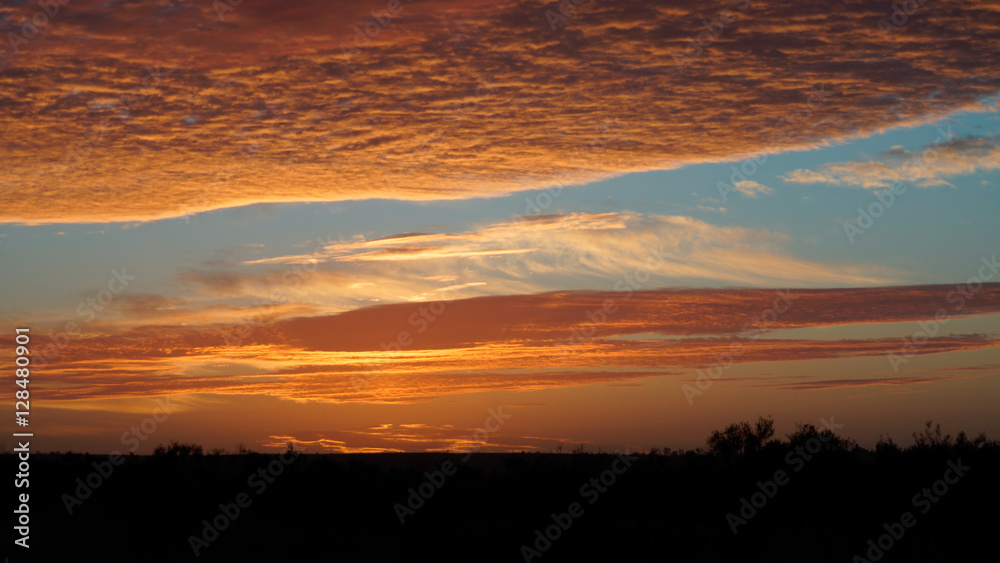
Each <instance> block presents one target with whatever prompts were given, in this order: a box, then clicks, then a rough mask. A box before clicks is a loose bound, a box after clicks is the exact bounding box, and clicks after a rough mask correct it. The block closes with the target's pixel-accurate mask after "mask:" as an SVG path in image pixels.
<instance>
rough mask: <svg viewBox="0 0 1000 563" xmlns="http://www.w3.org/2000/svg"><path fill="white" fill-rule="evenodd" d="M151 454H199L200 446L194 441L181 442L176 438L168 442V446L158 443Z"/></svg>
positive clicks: (200, 451) (200, 453)
mask: <svg viewBox="0 0 1000 563" xmlns="http://www.w3.org/2000/svg"><path fill="white" fill-rule="evenodd" d="M153 455H168V456H199V455H202V449H201V446H199V445H198V444H195V443H193V442H192V443H187V442H184V443H181V442H178V441H176V440H174V441H172V442H170V444H169V445H168V446H164V445H163V444H160V445H158V446H156V449H155V450H153Z"/></svg>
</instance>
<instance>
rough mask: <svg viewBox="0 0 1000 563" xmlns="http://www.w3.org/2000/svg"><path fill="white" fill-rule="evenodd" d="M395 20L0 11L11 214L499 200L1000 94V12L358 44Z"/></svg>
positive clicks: (132, 10)
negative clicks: (42, 21) (894, 22)
mask: <svg viewBox="0 0 1000 563" xmlns="http://www.w3.org/2000/svg"><path fill="white" fill-rule="evenodd" d="M219 4H220V3H218V2H217V3H216V5H219ZM386 7H387V3H386V2H384V1H381V0H379V1H374V0H370V1H369V0H360V1H352V2H345V1H331V2H327V1H324V2H320V1H319V0H302V1H298V2H294V3H289V2H282V1H278V0H261V1H257V2H242V3H240V4H239V5H238V6H236V7H235V8H234V9H233V10H232V11H226V12H224V13H222V14H221V15H220V13H219V12H218V11H217V10H216V8H214V7H213V4H212V3H211V2H198V3H195V2H184V1H169V2H168V1H161V2H105V1H103V0H101V1H96V0H78V1H77V0H74V2H71V3H68V4H67V5H65V6H60V8H59V12H58V13H56V14H54V15H53V16H51V17H50V18H47V19H48V22H47V24H46V25H45V26H44V27H43V28H42V29H40V30H38V31H37V34H30V33H29V34H30V35H32V36H31V37H30V38H28V39H27V40H26V41H23V42H22V41H17V42H15V43H12V42H11V41H10V37H11V34H12V33H13V34H15V37H17V36H20V37H25V28H23V27H22V24H23V23H24V22H25V21H28V20H29V19H30V18H31V17H32V16H33V14H35V13H36V12H38V11H39V7H38V6H37V5H35V4H33V3H27V2H26V3H21V4H19V5H15V6H10V7H3V8H0V37H2V38H3V49H4V51H3V52H2V53H0V105H2V107H3V108H4V110H3V112H0V132H2V135H0V152H2V153H3V154H4V155H5V157H6V158H5V162H4V166H3V169H2V170H0V221H12V222H28V223H46V222H91V221H112V220H113V221H118V220H121V221H125V220H146V219H155V218H160V217H168V216H178V215H183V214H185V213H191V212H196V211H203V210H208V209H216V208H221V207H227V206H235V205H241V204H248V203H254V202H264V201H269V202H277V201H319V200H326V201H329V200H346V199H359V198H369V197H390V198H404V199H440V198H465V197H476V196H492V195H497V194H501V193H506V192H510V191H512V190H517V189H527V188H532V187H539V186H544V185H548V184H567V183H576V182H584V181H587V180H593V179H597V178H601V177H607V176H610V175H614V174H620V173H624V172H628V171H635V170H648V169H656V168H669V167H676V166H680V165H683V164H684V163H688V162H696V161H706V160H720V159H729V158H733V157H736V156H741V155H748V154H753V153H760V152H763V151H775V150H782V149H788V148H796V147H808V146H815V145H817V144H821V143H823V142H824V141H826V140H830V139H836V138H841V137H844V136H849V135H854V134H866V133H868V132H871V131H875V130H879V129H882V128H885V127H888V126H893V125H898V124H906V123H916V122H920V121H922V120H925V119H927V118H928V117H930V116H934V115H939V114H942V113H947V112H949V111H954V110H956V109H960V108H968V107H972V106H974V105H975V104H977V103H978V100H981V99H982V98H983V97H985V96H988V95H991V94H993V93H995V92H996V91H997V90H1000V76H998V75H997V74H996V72H995V68H996V65H997V62H998V56H997V54H998V52H1000V3H998V2H996V1H983V2H969V1H957V0H935V1H934V2H928V3H926V4H923V5H922V6H921V7H920V8H919V10H918V11H917V12H915V13H913V14H911V15H910V16H909V17H908V21H907V22H906V23H905V25H903V26H902V27H900V28H899V29H896V30H894V31H891V32H889V33H882V32H880V30H879V28H878V22H879V20H881V19H883V18H887V17H888V16H889V15H890V14H891V13H892V9H891V3H890V2H861V1H847V2H793V1H792V0H781V1H772V2H760V1H754V2H749V3H748V5H747V3H744V2H736V3H734V2H698V3H695V2H689V3H684V4H678V5H673V6H659V5H655V4H654V3H649V2H640V1H638V0H628V1H619V2H589V3H586V4H584V5H583V6H581V7H580V8H579V9H578V10H577V11H576V13H574V14H572V15H570V16H569V17H568V18H566V19H565V21H558V22H556V25H555V26H553V25H551V24H550V21H549V18H547V17H546V10H547V9H553V10H558V5H557V4H543V3H539V2H510V1H506V2H505V1H493V0H491V1H489V2H475V1H473V2H465V1H463V2H445V1H413V2H403V3H402V4H401V11H400V12H398V13H397V15H395V16H393V17H392V19H391V22H389V21H386V20H385V17H384V15H383V16H382V18H383V22H385V25H384V26H383V24H378V23H373V24H371V25H369V26H368V27H369V29H370V30H377V36H376V37H374V39H371V40H368V39H367V38H363V40H358V41H355V36H356V33H357V32H356V31H355V30H354V26H355V25H357V26H360V27H359V29H360V28H363V27H364V26H365V25H366V24H367V23H370V22H371V21H372V19H373V16H372V15H371V11H372V10H375V11H380V10H385V9H386ZM726 9H730V10H732V13H733V14H735V15H734V16H732V17H727V20H734V21H731V22H730V23H727V24H725V25H721V24H720V25H713V26H712V27H713V30H714V31H715V33H716V35H715V36H713V37H712V38H711V39H712V40H711V42H710V44H708V42H707V41H703V46H702V47H700V48H698V49H695V48H693V47H692V43H691V41H692V40H693V39H695V38H697V37H698V34H699V33H702V32H705V31H706V30H705V27H704V24H703V22H705V21H706V20H707V21H711V20H715V19H717V18H719V17H720V14H722V10H726ZM553 27H555V28H554V29H553ZM28 29H29V31H31V30H30V28H28ZM704 37H707V36H703V38H704ZM356 44H357V47H355V45H356ZM698 51H700V52H698ZM123 96H124V98H123Z"/></svg>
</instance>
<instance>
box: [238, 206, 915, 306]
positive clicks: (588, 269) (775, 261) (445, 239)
mask: <svg viewBox="0 0 1000 563" xmlns="http://www.w3.org/2000/svg"><path fill="white" fill-rule="evenodd" d="M788 242H789V240H788V236H787V235H785V234H783V233H778V232H772V231H769V230H766V229H749V228H742V227H720V226H716V225H711V224H709V223H706V222H704V221H700V220H698V219H694V218H692V217H686V216H676V215H675V216H662V215H642V214H638V213H630V212H621V213H617V212H614V213H594V214H588V213H570V214H564V215H560V214H551V215H535V216H525V217H518V218H516V219H514V220H512V221H502V222H496V223H489V224H485V225H480V226H478V227H477V228H476V229H474V230H470V231H466V232H457V233H406V234H401V235H393V236H389V237H384V238H379V239H375V240H360V241H354V240H352V241H344V242H336V243H333V244H330V245H327V246H326V247H324V249H323V251H322V252H320V253H314V254H308V255H306V254H293V255H287V256H273V257H268V258H259V259H254V260H248V261H246V262H244V265H246V266H253V265H261V264H307V263H311V262H316V261H324V262H328V263H336V264H338V267H340V268H344V267H345V266H348V267H349V266H351V265H352V264H354V265H357V264H359V263H364V264H365V265H364V269H363V270H356V272H358V273H359V274H361V273H363V274H364V275H365V276H374V277H376V278H377V277H380V275H379V272H381V273H382V274H383V275H384V274H386V273H387V272H391V273H392V275H394V276H398V275H399V274H400V271H399V270H398V268H400V267H403V266H404V264H405V266H406V267H408V269H407V270H405V273H406V274H408V277H409V278H410V279H414V280H421V279H433V278H435V277H436V276H437V275H441V274H447V273H449V272H456V271H464V272H469V275H470V276H472V277H473V278H476V279H489V280H491V281H490V283H494V281H496V282H498V283H501V284H503V280H505V279H506V280H521V281H523V282H526V283H529V284H531V285H532V286H533V287H534V288H535V290H536V291H545V290H552V289H559V288H565V287H567V283H569V282H568V280H571V279H574V280H577V281H576V283H577V284H579V283H580V280H586V281H587V282H589V284H590V286H591V287H594V286H597V287H600V285H601V284H604V285H613V284H614V283H615V282H616V281H618V280H619V279H621V277H622V275H623V273H627V272H630V271H634V270H636V269H641V270H646V271H648V272H649V273H650V274H651V275H653V276H656V278H655V280H654V281H650V282H649V284H650V285H652V286H662V285H666V284H667V283H686V282H687V283H691V282H702V283H703V282H705V281H706V280H707V281H709V282H714V283H730V284H736V283H739V284H754V285H768V284H775V283H792V284H795V285H801V284H809V285H847V284H854V285H870V284H885V283H888V282H890V280H891V279H892V278H893V277H894V276H896V275H898V274H899V273H898V272H892V271H890V270H888V269H886V268H884V267H880V266H877V265H843V264H823V263H819V262H813V261H809V260H804V259H800V258H796V257H793V256H790V255H789V253H788V251H787V246H788ZM355 267H357V266H355ZM340 271H341V272H343V271H344V270H343V269H341V270H340ZM499 287H503V286H502V285H501V286H498V289H499ZM577 287H579V285H577ZM486 289H491V288H486ZM501 291H502V290H501Z"/></svg>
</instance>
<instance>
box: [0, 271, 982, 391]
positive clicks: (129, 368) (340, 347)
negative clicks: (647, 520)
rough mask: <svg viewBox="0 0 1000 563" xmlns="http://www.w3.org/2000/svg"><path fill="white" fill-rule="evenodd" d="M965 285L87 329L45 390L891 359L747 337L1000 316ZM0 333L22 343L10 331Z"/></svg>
mask: <svg viewBox="0 0 1000 563" xmlns="http://www.w3.org/2000/svg"><path fill="white" fill-rule="evenodd" d="M954 291H955V288H954V286H913V287H888V288H886V287H883V288H863V289H822V290H817V289H801V290H794V291H793V292H792V293H790V294H784V297H781V293H780V292H775V291H773V290H758V289H731V290H710V289H703V290H658V291H644V292H631V291H620V292H589V291H587V292H556V293H547V294H540V295H515V296H497V297H480V298H474V299H464V300H458V301H451V302H435V303H420V304H412V303H405V304H396V305H383V306H375V307H368V308H364V309H358V310H354V311H349V312H346V313H342V314H339V315H331V316H321V317H303V318H294V319H287V320H282V321H278V322H275V323H272V324H269V325H265V326H262V327H258V328H257V329H256V330H254V331H252V332H251V334H249V335H248V336H247V337H246V338H244V339H242V340H241V344H242V345H238V346H233V345H228V346H227V345H226V342H227V339H226V338H225V337H224V336H225V334H226V333H227V332H230V331H231V329H228V328H220V327H219V326H201V327H166V326H147V327H140V328H134V329H129V330H126V331H123V332H121V333H119V334H113V335H102V336H92V337H81V338H80V339H78V340H77V341H74V342H72V343H71V344H70V345H69V346H67V347H66V349H65V350H64V351H63V354H62V355H61V356H60V357H59V358H58V359H57V360H56V361H53V362H49V363H48V365H47V366H45V367H43V368H42V369H44V370H45V377H44V379H43V380H41V382H40V385H41V386H43V387H45V393H46V396H47V397H49V399H50V400H52V401H60V400H80V399H88V400H95V399H106V398H111V397H124V396H143V395H163V394H196V393H208V394H263V395H271V396H277V397H281V398H285V399H292V400H326V401H367V402H382V403H398V402H412V401H417V400H424V399H427V398H430V397H434V396H439V395H447V394H454V393H471V392H481V391H485V390H502V389H519V390H526V389H543V388H550V387H562V386H569V385H581V384H586V383H595V382H608V381H617V382H626V381H636V380H639V379H643V378H648V377H653V376H662V375H680V374H682V373H684V372H685V371H687V370H690V369H693V368H698V367H705V366H709V365H712V364H715V363H716V362H718V361H719V360H718V357H719V355H722V354H725V353H726V352H727V351H730V350H731V349H732V348H731V347H732V346H733V344H734V343H739V344H741V345H742V346H743V347H744V349H745V350H744V352H743V353H741V354H739V355H738V357H735V358H734V361H736V362H774V361H794V360H815V359H831V358H842V357H850V356H870V355H883V354H887V353H898V352H899V350H900V347H901V341H900V340H899V339H898V338H869V339H851V340H810V339H801V340H795V339H787V338H786V339H776V338H760V339H755V338H750V337H748V336H747V333H748V330H751V329H753V328H754V327H755V326H758V325H760V326H763V327H765V328H766V329H768V330H771V329H786V328H797V327H806V326H832V325H838V324H857V323H886V322H909V321H917V320H924V319H933V318H934V317H935V314H936V313H937V312H938V311H939V310H941V309H945V310H947V311H948V312H949V313H950V318H959V317H960V316H967V315H977V314H986V313H996V312H998V311H1000V284H984V285H983V288H982V289H981V290H980V291H979V292H977V293H976V294H975V297H974V299H969V300H967V301H965V302H964V303H963V304H962V308H961V309H957V305H955V304H954V303H953V301H949V299H951V298H953V297H954V294H953V292H954ZM608 303H611V305H612V306H611V307H609V306H608ZM789 303H790V304H789ZM776 304H777V305H776ZM786 305H787V306H786ZM769 311H771V312H773V313H774V314H773V315H770V314H769V313H768V312H769ZM761 323H763V324H761ZM914 330H916V329H914ZM650 334H652V335H658V336H659V337H650V336H648V335H650ZM0 341H5V342H7V343H8V344H10V342H9V341H10V338H6V340H3V339H0ZM998 346H1000V341H997V340H996V339H994V338H991V337H987V336H981V335H961V334H951V335H939V336H936V337H933V338H929V339H928V340H927V342H925V343H923V344H921V345H920V346H919V348H918V349H917V350H916V353H917V354H936V353H943V352H954V351H963V350H977V349H989V348H996V347H998ZM36 350H38V351H39V352H41V351H42V350H41V349H38V348H36ZM40 363H41V362H40ZM899 381H901V382H902V381H905V380H903V379H900V380H899ZM915 381H917V380H914V382H915ZM830 384H831V385H842V384H843V382H832V383H830ZM807 387H808V385H807Z"/></svg>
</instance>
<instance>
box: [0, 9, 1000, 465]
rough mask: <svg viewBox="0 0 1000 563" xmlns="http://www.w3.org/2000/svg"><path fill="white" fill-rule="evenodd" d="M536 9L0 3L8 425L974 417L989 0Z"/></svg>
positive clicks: (859, 422) (51, 429)
mask: <svg viewBox="0 0 1000 563" xmlns="http://www.w3.org/2000/svg"><path fill="white" fill-rule="evenodd" d="M233 4H237V3H236V2H235V1H233ZM914 4H917V3H914ZM573 5H574V4H573V2H572V1H570V0H567V2H564V6H563V8H562V10H563V11H562V12H560V4H559V3H540V2H533V1H520V2H512V1H504V0H490V1H482V2H480V1H463V2H451V1H444V0H436V1H422V0H413V1H407V0H402V1H401V2H400V1H397V0H389V1H388V2H387V1H385V0H372V1H352V2H345V1H339V0H338V1H319V0H298V1H295V2H287V1H278V0H243V1H242V2H239V3H238V4H237V5H230V4H227V3H226V2H225V0H219V1H216V2H214V3H213V2H210V1H199V2H189V1H182V0H161V1H156V2H152V1H151V2H128V1H124V0H117V1H110V2H108V1H100V2H97V1H92V0H73V2H70V3H68V4H66V5H65V6H63V5H61V4H60V5H59V7H58V11H57V12H56V13H55V14H52V13H51V10H52V8H50V13H46V12H44V11H43V10H42V8H40V7H39V5H38V4H36V3H35V2H24V1H21V2H13V3H7V6H5V7H0V39H2V41H0V108H2V111H0V133H2V135H0V155H2V166H0V288H2V291H0V326H2V327H3V329H2V331H0V346H2V353H0V358H3V361H4V362H7V365H13V350H14V346H15V344H14V329H15V328H16V327H30V329H31V335H32V361H33V366H34V367H35V368H36V369H35V370H34V371H33V375H32V383H31V385H32V403H33V405H32V406H33V407H34V409H33V410H32V419H31V428H30V430H31V431H33V432H34V433H35V435H36V439H37V443H38V444H39V445H36V448H38V447H40V448H41V449H42V450H60V451H65V450H73V451H90V452H91V453H106V452H110V451H112V450H121V451H127V446H125V444H124V443H123V442H124V440H123V438H122V436H123V433H127V432H130V431H131V430H130V429H131V428H133V427H136V426H138V425H140V424H141V423H142V422H143V420H144V419H146V418H147V417H151V416H152V414H153V412H154V409H157V408H162V407H158V405H163V404H164V401H166V404H167V405H170V407H169V408H170V410H171V411H172V412H171V413H170V414H169V415H168V416H167V418H166V419H165V420H162V421H161V422H159V423H157V424H156V428H155V431H153V432H152V433H151V435H150V436H149V438H148V439H147V440H143V441H142V442H141V444H140V446H139V448H138V449H136V450H135V452H134V453H137V454H148V453H151V452H152V450H153V448H154V447H155V446H156V444H158V443H166V442H168V441H170V440H181V441H193V442H197V443H199V444H202V445H204V446H205V447H206V448H227V449H230V450H232V448H233V447H234V445H235V444H236V443H238V442H242V443H244V444H247V445H249V446H251V447H253V448H256V449H259V450H265V451H270V450H275V449H277V448H282V447H283V445H284V443H286V442H287V441H289V440H291V441H294V442H295V443H296V444H297V447H298V448H299V449H304V450H306V451H319V452H331V453H335V452H358V451H372V452H375V451H440V450H449V449H455V448H457V447H461V446H463V445H469V437H470V436H472V433H473V432H474V431H475V430H476V429H477V428H481V427H483V425H484V421H485V420H486V419H488V418H489V417H490V416H491V414H490V412H491V409H492V411H493V412H496V411H497V410H498V409H502V412H503V413H505V414H509V415H510V417H509V418H508V419H505V422H504V423H503V425H502V426H501V427H500V429H499V430H498V431H496V432H490V433H489V435H488V436H487V437H486V438H485V439H476V440H473V442H474V444H473V445H475V446H476V447H480V448H481V449H482V451H508V450H517V451H520V450H528V451H534V450H541V451H549V450H552V449H554V448H556V447H557V445H558V444H559V443H563V444H565V445H566V448H567V450H568V449H570V447H571V446H572V445H575V444H579V443H584V444H586V448H587V449H588V450H589V451H596V450H597V449H598V448H602V449H603V450H605V451H608V450H611V451H613V450H616V449H622V450H624V449H625V448H631V449H633V450H635V449H639V450H648V449H649V448H650V447H663V446H669V447H673V448H695V447H702V446H704V441H705V438H706V436H707V435H708V433H709V432H710V431H711V430H713V429H718V428H722V427H723V426H725V425H726V424H728V423H731V422H736V421H740V420H753V419H756V418H757V416H758V415H765V416H766V415H773V416H774V418H775V420H776V425H777V430H778V433H779V434H782V435H783V434H785V433H788V432H790V431H792V430H793V428H794V424H795V423H796V422H804V423H812V424H818V423H819V421H820V419H821V418H825V419H830V417H834V418H835V420H836V422H837V423H838V424H843V425H844V427H843V429H842V430H841V432H842V433H844V434H846V435H848V436H851V437H853V438H855V439H857V440H858V441H859V442H860V443H861V445H863V446H866V447H871V446H874V444H875V442H876V441H877V440H878V438H879V435H880V434H881V433H889V434H890V435H891V436H892V437H893V438H894V439H896V441H897V442H903V443H909V436H910V433H911V432H912V431H914V430H917V429H919V428H921V427H922V425H923V423H924V421H926V420H927V419H931V418H932V419H934V420H935V421H937V422H940V423H941V424H942V428H943V430H945V431H946V432H951V433H955V432H957V431H958V430H966V431H968V432H970V433H978V432H980V431H986V432H987V434H988V435H989V436H991V437H994V438H995V437H997V436H998V435H1000V418H998V417H997V416H996V414H995V413H996V398H997V397H998V396H1000V264H998V262H997V254H998V253H1000V220H998V217H997V212H998V210H1000V131H998V125H1000V113H998V109H1000V97H998V93H1000V73H998V72H997V68H1000V1H982V2H976V1H968V0H965V1H957V0H930V1H928V2H926V3H924V4H920V5H919V6H918V8H917V9H916V10H915V11H913V12H912V13H910V14H908V15H907V14H905V13H903V12H896V11H894V7H893V6H894V4H893V3H892V2H867V1H866V2H861V1H847V2H838V3H824V2H817V3H804V2H792V1H791V0H780V1H769V2H762V1H759V0H752V1H741V0H724V1H722V0H716V1H713V2H697V3H696V2H683V3H676V4H671V5H663V6H661V5H656V4H655V3H653V4H651V3H649V2H640V1H638V0H627V1H610V0H608V1H602V0H589V1H587V2H583V3H581V4H580V6H579V7H576V9H575V11H572V10H570V9H569V8H568V6H573ZM40 11H41V13H42V14H43V15H45V18H44V19H45V22H46V23H45V25H43V26H41V27H40V28H38V29H34V28H33V27H31V26H32V25H34V24H30V25H29V24H25V22H31V21H32V18H33V17H35V19H36V20H38V21H41V18H39V17H36V16H37V13H39V12H40ZM366 29H367V30H369V31H368V32H366V31H365V30H366ZM32 32H33V33H32ZM369 35H371V36H372V37H369ZM699 42H700V43H699ZM709 374H712V376H710V375H709ZM713 376H714V377H713ZM699 378H700V379H699ZM8 387H11V388H12V385H9V386H8ZM11 427H13V424H11ZM147 428H148V427H147ZM480 436H481V435H480Z"/></svg>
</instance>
